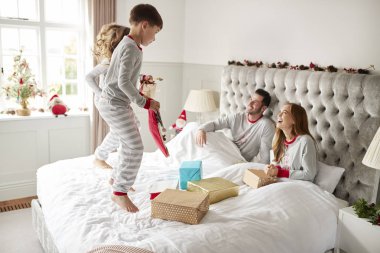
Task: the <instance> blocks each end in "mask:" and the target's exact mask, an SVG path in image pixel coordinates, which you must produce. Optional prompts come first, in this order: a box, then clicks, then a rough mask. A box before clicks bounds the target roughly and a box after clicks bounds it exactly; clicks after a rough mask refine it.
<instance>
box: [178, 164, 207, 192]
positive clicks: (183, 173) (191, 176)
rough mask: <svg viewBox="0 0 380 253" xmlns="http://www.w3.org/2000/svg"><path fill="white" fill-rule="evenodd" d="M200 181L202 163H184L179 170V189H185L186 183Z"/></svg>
mask: <svg viewBox="0 0 380 253" xmlns="http://www.w3.org/2000/svg"><path fill="white" fill-rule="evenodd" d="M201 179H202V161H184V162H182V164H181V167H180V168H179V188H180V189H181V190H186V189H187V181H194V180H201Z"/></svg>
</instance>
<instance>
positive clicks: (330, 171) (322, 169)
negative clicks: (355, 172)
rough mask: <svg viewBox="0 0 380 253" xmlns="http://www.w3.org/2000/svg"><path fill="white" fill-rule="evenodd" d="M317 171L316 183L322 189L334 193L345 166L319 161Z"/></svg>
mask: <svg viewBox="0 0 380 253" xmlns="http://www.w3.org/2000/svg"><path fill="white" fill-rule="evenodd" d="M317 171H318V173H317V176H316V177H315V179H314V183H315V184H316V185H318V186H319V187H321V188H322V189H324V190H326V191H328V192H330V193H333V192H334V190H335V188H336V186H337V185H338V183H339V180H340V178H341V177H342V175H343V173H344V168H341V167H335V166H330V165H327V164H325V163H322V162H320V161H318V162H317Z"/></svg>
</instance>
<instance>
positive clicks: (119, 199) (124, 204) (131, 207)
mask: <svg viewBox="0 0 380 253" xmlns="http://www.w3.org/2000/svg"><path fill="white" fill-rule="evenodd" d="M112 201H113V202H115V203H116V204H118V205H119V206H120V207H121V208H122V209H124V210H126V211H127V212H130V213H136V212H138V211H139V209H138V208H137V207H136V206H135V204H133V203H132V201H131V200H130V199H129V197H128V195H124V196H117V195H112Z"/></svg>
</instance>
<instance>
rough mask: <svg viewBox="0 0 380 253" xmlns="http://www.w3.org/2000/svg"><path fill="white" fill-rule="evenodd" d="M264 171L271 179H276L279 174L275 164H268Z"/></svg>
mask: <svg viewBox="0 0 380 253" xmlns="http://www.w3.org/2000/svg"><path fill="white" fill-rule="evenodd" d="M264 171H265V173H266V174H267V175H268V176H270V177H276V176H277V174H278V169H277V168H276V166H274V165H273V164H267V165H266V166H265V169H264Z"/></svg>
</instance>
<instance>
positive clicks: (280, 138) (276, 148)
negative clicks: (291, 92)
mask: <svg viewBox="0 0 380 253" xmlns="http://www.w3.org/2000/svg"><path fill="white" fill-rule="evenodd" d="M285 105H290V115H291V117H292V119H293V121H294V125H293V129H292V134H293V135H294V136H297V135H305V134H307V135H309V136H310V137H311V138H312V139H313V140H314V142H315V139H314V137H313V136H312V135H311V134H310V131H309V124H308V120H307V114H306V111H305V109H304V108H303V107H302V106H300V105H297V104H294V103H289V102H288V103H286V104H285ZM285 139H286V137H285V134H284V132H283V131H282V130H281V129H280V128H278V127H276V132H275V134H274V137H273V143H272V149H273V154H274V161H275V162H280V161H281V159H282V157H283V156H284V153H285V145H284V141H285Z"/></svg>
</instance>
